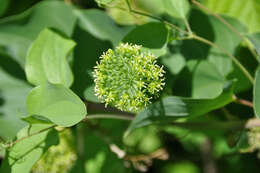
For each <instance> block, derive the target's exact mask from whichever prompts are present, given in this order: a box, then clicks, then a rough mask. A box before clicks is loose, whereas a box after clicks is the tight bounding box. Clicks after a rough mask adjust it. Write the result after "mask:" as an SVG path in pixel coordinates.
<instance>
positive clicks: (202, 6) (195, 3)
mask: <svg viewBox="0 0 260 173" xmlns="http://www.w3.org/2000/svg"><path fill="white" fill-rule="evenodd" d="M192 3H193V4H194V5H196V6H198V7H199V8H201V9H202V10H204V11H206V12H207V13H209V14H211V15H212V16H214V17H216V18H217V19H218V20H219V21H220V22H222V23H223V24H224V25H226V26H227V27H228V28H229V29H230V30H231V31H233V32H234V33H235V34H237V35H238V36H239V37H240V39H241V40H244V41H245V42H246V43H247V44H248V39H247V38H246V37H245V36H243V35H242V34H241V33H240V32H239V31H238V30H237V29H236V28H234V27H233V26H232V25H231V24H229V23H228V22H227V21H226V20H225V19H224V18H223V17H221V16H220V15H218V14H217V13H215V12H213V11H212V10H210V9H209V8H207V7H205V6H204V5H202V4H201V3H200V2H198V1H196V0H192ZM248 48H249V50H250V52H251V53H252V55H253V56H254V58H255V59H256V60H257V61H258V62H259V59H258V55H257V53H256V51H254V50H253V49H252V48H251V46H250V45H249V46H248Z"/></svg>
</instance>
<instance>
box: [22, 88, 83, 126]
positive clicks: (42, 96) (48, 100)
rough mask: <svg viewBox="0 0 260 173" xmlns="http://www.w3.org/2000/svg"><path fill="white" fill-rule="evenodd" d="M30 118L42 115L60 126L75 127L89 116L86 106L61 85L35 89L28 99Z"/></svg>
mask: <svg viewBox="0 0 260 173" xmlns="http://www.w3.org/2000/svg"><path fill="white" fill-rule="evenodd" d="M26 106H27V110H28V114H29V116H31V115H40V116H43V117H45V118H47V119H49V120H50V121H52V122H53V123H55V124H57V125H60V126H66V127H69V126H73V125H75V124H77V123H78V122H80V121H81V120H82V119H83V118H84V117H85V116H86V114H87V111H86V106H85V104H84V103H83V102H82V101H81V100H80V98H79V97H78V96H77V95H75V94H74V93H73V92H72V91H71V90H70V89H68V88H65V87H64V86H63V85H60V84H55V85H54V84H45V85H40V86H38V87H36V88H34V89H33V90H32V91H31V92H30V94H29V96H28V97H27V101H26Z"/></svg>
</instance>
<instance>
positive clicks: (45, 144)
mask: <svg viewBox="0 0 260 173" xmlns="http://www.w3.org/2000/svg"><path fill="white" fill-rule="evenodd" d="M49 127H51V125H46V124H45V125H43V124H34V125H32V126H31V127H29V126H27V127H25V128H23V129H22V130H21V131H20V132H19V133H18V135H17V138H18V139H21V138H23V137H26V136H28V135H29V134H32V133H37V132H39V131H40V130H43V129H46V128H49ZM58 141H59V139H58V133H57V131H55V130H53V129H52V130H51V129H49V130H46V131H44V132H42V133H39V134H36V135H33V136H31V137H28V138H26V139H24V140H22V141H20V142H18V143H17V144H15V145H14V146H12V147H11V148H10V150H8V152H7V155H6V157H5V160H4V161H3V164H2V167H1V169H0V172H6V173H29V172H30V170H31V168H32V166H33V165H34V164H35V163H36V162H37V160H38V159H39V158H40V157H41V156H42V155H43V153H44V152H45V151H47V149H48V148H49V147H50V146H51V145H57V144H58Z"/></svg>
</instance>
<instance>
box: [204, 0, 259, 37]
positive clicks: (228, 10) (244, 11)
mask: <svg viewBox="0 0 260 173" xmlns="http://www.w3.org/2000/svg"><path fill="white" fill-rule="evenodd" d="M203 2H204V4H205V5H206V6H207V7H209V8H210V9H211V10H213V11H214V12H216V13H220V14H226V15H229V16H232V17H234V18H237V19H239V20H240V21H241V22H243V23H244V24H246V25H247V26H248V27H249V32H251V33H252V32H257V31H260V23H259V18H260V3H259V0H250V1H248V0H239V1H237V0H228V1H227V0H203Z"/></svg>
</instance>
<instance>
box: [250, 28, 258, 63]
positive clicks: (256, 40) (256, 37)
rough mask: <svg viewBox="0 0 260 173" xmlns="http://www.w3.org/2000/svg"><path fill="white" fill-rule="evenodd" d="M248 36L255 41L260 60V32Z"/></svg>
mask: <svg viewBox="0 0 260 173" xmlns="http://www.w3.org/2000/svg"><path fill="white" fill-rule="evenodd" d="M248 38H249V40H250V41H251V42H252V43H253V45H254V47H255V50H256V52H257V54H258V58H259V61H260V32H258V33H254V34H252V35H249V36H248Z"/></svg>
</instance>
